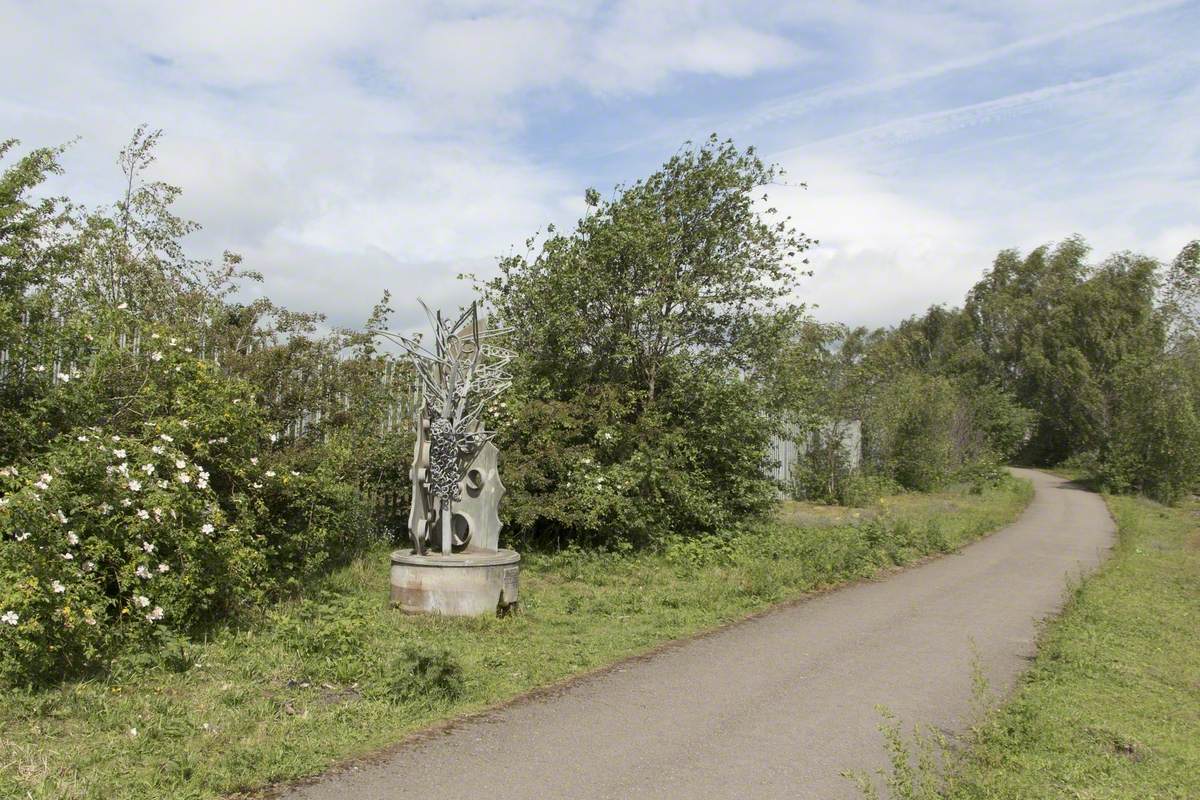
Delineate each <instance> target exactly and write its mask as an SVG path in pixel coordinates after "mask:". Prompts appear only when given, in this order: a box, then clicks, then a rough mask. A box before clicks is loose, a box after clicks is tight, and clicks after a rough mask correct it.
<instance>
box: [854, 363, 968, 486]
mask: <svg viewBox="0 0 1200 800" xmlns="http://www.w3.org/2000/svg"><path fill="white" fill-rule="evenodd" d="M958 400H959V398H958V396H957V394H956V392H955V391H954V387H953V386H952V385H951V384H950V383H949V381H947V380H946V379H945V378H941V377H936V376H934V377H931V376H929V375H926V374H923V373H919V372H909V373H907V374H905V375H902V376H900V377H898V378H897V379H895V380H893V381H892V382H891V383H889V384H888V385H886V386H885V387H884V388H883V390H882V391H881V392H880V394H879V396H878V398H877V399H876V401H875V402H874V403H873V405H872V407H871V409H870V410H869V412H868V414H869V415H868V417H867V429H868V431H869V432H870V438H869V440H868V441H869V449H868V454H869V458H870V460H871V462H872V463H873V464H874V465H875V467H876V468H877V469H879V470H880V471H882V472H883V473H884V474H886V475H888V476H889V477H891V478H892V479H894V480H895V481H896V482H897V483H899V484H900V485H901V486H903V487H905V488H906V489H915V490H917V491H926V492H927V491H931V490H933V489H935V488H937V487H939V486H941V485H943V484H944V483H945V482H946V480H947V479H948V478H949V477H950V475H951V474H952V473H953V472H954V470H955V469H956V468H957V467H958V466H959V465H960V463H961V455H960V453H959V451H958V450H957V449H956V445H957V444H958V442H956V441H955V436H954V434H955V430H956V427H957V423H958V421H959V420H958V415H959V412H960V410H961V406H960V404H959V402H958Z"/></svg>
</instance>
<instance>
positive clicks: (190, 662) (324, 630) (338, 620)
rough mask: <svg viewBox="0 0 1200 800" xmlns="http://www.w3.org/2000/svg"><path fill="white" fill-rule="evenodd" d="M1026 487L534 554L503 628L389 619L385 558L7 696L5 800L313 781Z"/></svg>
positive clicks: (891, 501) (1004, 514)
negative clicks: (201, 630) (214, 627)
mask: <svg viewBox="0 0 1200 800" xmlns="http://www.w3.org/2000/svg"><path fill="white" fill-rule="evenodd" d="M1031 493H1032V489H1031V487H1030V486H1029V484H1028V483H1027V482H1024V481H1020V482H1018V481H1008V482H1005V483H1003V484H1002V485H1000V486H999V487H995V488H989V489H986V490H984V491H983V492H982V493H981V494H972V493H970V492H968V491H966V490H965V489H958V490H951V491H946V492H940V493H936V494H929V495H902V496H896V497H890V498H884V499H883V500H881V501H880V503H878V504H877V505H875V506H873V507H870V508H867V509H861V510H850V509H836V510H829V509H821V508H818V507H814V506H807V505H804V504H794V503H791V504H785V506H784V508H783V509H782V510H781V514H780V518H779V520H778V521H776V522H774V523H771V524H767V525H763V526H761V527H759V528H758V529H756V530H754V531H752V532H749V533H747V534H744V535H740V536H737V537H734V538H732V539H720V538H715V537H713V538H702V539H693V540H680V541H676V542H671V543H668V544H667V545H666V546H665V547H664V548H663V549H662V551H661V552H658V553H640V554H616V553H597V552H590V551H582V550H567V551H565V552H561V553H557V554H553V555H536V554H535V555H531V556H528V557H527V558H526V560H525V566H524V569H523V571H522V588H521V594H522V602H523V610H522V613H520V614H517V615H513V616H509V617H505V618H499V619H497V618H487V619H438V618H426V617H406V616H402V615H400V614H399V613H397V612H395V611H393V610H391V609H390V608H388V607H387V604H386V599H387V584H388V559H387V552H386V550H384V549H380V550H379V551H377V552H373V553H371V554H369V556H368V557H366V558H364V559H361V560H359V561H358V562H356V563H354V564H353V565H351V566H349V567H347V568H346V569H343V570H340V571H339V572H337V573H334V574H333V575H331V576H329V577H328V578H327V579H326V580H324V581H322V582H321V584H320V585H319V586H316V587H314V588H313V590H312V591H311V593H310V594H309V596H308V597H307V598H304V599H300V600H296V601H293V602H289V603H284V604H280V605H278V606H276V607H274V608H272V609H270V610H269V611H267V612H265V613H264V614H263V615H262V616H261V617H259V618H257V619H254V620H248V621H246V622H245V623H244V624H243V625H241V626H240V627H238V628H236V629H234V628H231V629H229V630H226V631H223V632H221V633H219V634H218V635H217V636H216V637H215V638H213V639H212V640H210V641H208V642H205V643H200V644H182V645H180V646H179V647H178V648H177V649H176V650H175V651H173V652H171V653H170V654H169V655H168V656H167V657H165V658H160V657H154V658H148V657H147V658H128V659H125V660H123V661H121V662H119V663H117V664H115V665H114V668H113V670H112V672H111V674H109V675H107V676H106V677H104V678H103V679H95V680H86V681H80V682H76V683H70V684H66V685H63V686H61V687H59V688H56V689H54V690H50V691H42V692H19V691H9V692H6V693H5V694H3V695H0V797H5V798H7V797H14V798H25V797H31V798H100V797H103V798H106V800H117V799H118V798H161V797H171V798H176V799H177V800H183V799H185V798H211V797H219V796H222V795H226V794H230V793H236V792H252V791H254V790H255V789H257V788H258V787H262V786H265V785H267V784H270V783H272V782H277V781H285V780H291V779H295V778H300V777H304V776H308V775H313V774H316V773H319V772H321V771H322V770H325V769H327V768H328V767H330V766H331V765H333V764H335V763H337V762H338V761H342V760H345V759H348V758H353V757H356V756H361V755H364V754H368V753H370V752H372V751H374V750H378V749H380V748H383V747H386V746H387V745H389V744H392V743H394V742H396V741H397V740H399V739H401V738H402V737H403V736H404V735H405V734H407V733H410V732H412V731H414V730H417V729H419V728H421V727H423V726H426V725H428V724H430V723H433V722H435V721H438V720H441V719H446V718H448V717H453V716H457V715H461V714H464V713H469V712H472V711H476V710H480V709H483V708H486V707H488V706H490V705H494V704H496V703H498V702H502V701H504V700H506V699H509V698H512V697H514V696H517V695H519V694H521V693H523V692H526V691H529V690H531V689H533V688H536V687H539V686H544V685H547V684H551V683H553V682H555V681H559V680H562V679H564V678H567V677H569V676H571V675H575V674H579V673H581V672H585V671H588V670H592V669H596V668H598V667H602V666H604V665H607V664H610V663H612V662H613V661H616V660H618V659H621V658H623V657H627V656H632V655H635V654H638V653H640V652H645V651H646V650H648V649H650V648H651V647H653V646H654V645H656V644H660V643H662V642H664V641H668V640H671V639H676V638H679V637H683V636H687V635H690V634H694V633H697V632H700V631H703V630H706V629H711V628H713V627H715V626H718V625H721V624H724V623H727V622H730V621H733V620H737V619H739V618H741V617H744V616H746V615H747V614H750V613H753V612H756V611H759V610H762V609H764V608H767V607H768V606H770V605H772V604H775V603H778V602H781V601H785V600H789V599H793V598H797V597H800V596H802V595H803V594H805V593H807V592H811V591H815V590H819V589H822V588H826V587H829V586H833V585H836V584H839V583H843V582H846V581H850V580H854V579H858V578H864V577H869V576H872V575H875V574H877V573H879V572H880V571H882V570H887V569H889V568H894V567H895V566H897V565H903V564H906V563H909V562H911V561H913V560H916V559H919V558H922V557H925V556H927V555H930V554H934V553H937V552H944V551H948V550H951V549H954V548H956V547H958V546H960V545H961V544H964V543H966V542H968V541H970V540H972V539H975V538H977V537H978V536H980V535H982V534H983V533H986V532H988V531H990V530H993V529H995V528H996V527H999V526H1000V525H1003V524H1005V523H1007V522H1009V521H1011V520H1012V519H1014V518H1015V517H1016V516H1017V515H1018V514H1019V513H1020V511H1021V509H1023V508H1024V506H1025V504H1026V503H1027V502H1028V500H1029V498H1030V496H1031Z"/></svg>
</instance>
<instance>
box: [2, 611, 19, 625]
mask: <svg viewBox="0 0 1200 800" xmlns="http://www.w3.org/2000/svg"><path fill="white" fill-rule="evenodd" d="M20 621H21V618H20V617H19V616H17V612H15V611H5V612H4V613H3V614H0V622H3V623H5V624H6V625H16V624H17V623H18V622H20Z"/></svg>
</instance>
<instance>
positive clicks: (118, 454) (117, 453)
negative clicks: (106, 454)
mask: <svg viewBox="0 0 1200 800" xmlns="http://www.w3.org/2000/svg"><path fill="white" fill-rule="evenodd" d="M112 453H113V455H114V456H116V457H117V458H121V459H123V458H125V457H126V456H127V455H128V453H126V452H125V451H124V450H121V449H119V448H118V449H116V450H113V451H112Z"/></svg>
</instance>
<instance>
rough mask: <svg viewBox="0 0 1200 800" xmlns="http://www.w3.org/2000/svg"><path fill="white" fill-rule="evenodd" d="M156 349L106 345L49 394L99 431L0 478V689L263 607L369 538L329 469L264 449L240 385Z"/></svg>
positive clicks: (87, 431) (81, 434)
mask: <svg viewBox="0 0 1200 800" xmlns="http://www.w3.org/2000/svg"><path fill="white" fill-rule="evenodd" d="M152 342H154V343H156V344H158V343H161V349H154V350H150V351H148V352H143V353H142V354H140V355H134V354H131V353H129V352H128V351H127V350H118V349H113V350H112V351H111V352H109V351H103V350H101V351H100V352H98V353H97V354H96V356H95V357H94V358H93V360H92V362H91V368H90V369H89V370H88V371H87V372H86V373H85V374H81V375H79V376H78V379H72V380H70V381H66V382H64V383H63V384H62V385H61V386H60V387H58V388H57V389H56V390H55V392H56V394H55V395H52V398H53V399H55V400H57V404H59V407H63V406H70V407H72V408H74V409H76V413H81V410H83V409H91V413H92V415H93V416H96V417H100V418H102V419H103V420H104V422H105V424H102V425H93V426H89V427H85V428H75V429H72V430H70V431H68V432H66V433H62V434H60V435H59V436H57V437H56V438H54V439H53V440H52V441H51V442H50V443H49V445H48V446H47V447H46V448H45V449H44V450H43V451H42V452H41V453H40V454H37V455H36V456H33V457H31V458H30V459H29V460H28V461H27V463H24V464H14V465H10V466H7V467H3V468H0V681H8V682H17V681H36V680H44V679H47V678H52V677H57V676H61V675H65V674H69V673H72V672H75V671H77V670H79V669H80V668H83V667H86V666H87V665H89V664H93V663H95V662H97V661H99V660H101V659H103V658H105V657H106V656H108V655H110V654H112V653H113V652H115V650H116V649H117V648H120V647H123V646H126V645H130V644H138V645H141V646H143V647H149V646H152V644H151V640H152V639H153V638H154V631H155V629H157V628H161V627H163V626H170V627H171V628H174V629H177V630H183V631H189V630H194V629H196V628H197V627H200V626H203V625H205V624H207V623H209V622H211V621H213V620H216V619H219V618H221V617H224V616H226V615H229V614H231V613H234V612H236V611H237V610H238V609H241V608H244V607H247V606H250V605H254V604H257V603H259V602H261V601H263V600H264V599H266V598H267V597H269V596H271V595H272V594H277V593H278V592H280V591H284V590H287V589H290V588H294V587H295V586H296V585H297V583H298V581H299V580H300V578H302V577H303V576H305V575H307V574H309V573H311V571H312V570H315V569H319V568H321V567H323V566H325V565H326V564H327V562H328V561H329V560H330V559H331V558H333V557H335V556H336V555H337V554H339V553H349V552H351V551H352V549H353V545H354V543H355V540H356V537H359V536H361V535H362V534H363V532H364V531H365V530H366V529H367V528H366V525H365V523H364V521H363V519H362V516H361V511H360V508H359V506H360V504H359V503H358V502H357V497H356V495H355V493H354V491H353V489H352V487H350V486H348V485H347V484H346V483H345V482H343V481H340V480H339V478H338V476H337V475H336V474H334V473H333V472H332V471H331V468H329V467H321V466H318V467H317V468H315V469H312V470H309V471H307V472H305V473H301V472H300V471H299V470H295V469H291V468H289V467H287V466H286V465H285V464H286V461H285V459H284V458H283V457H282V454H280V453H277V452H274V451H273V450H272V440H273V439H274V438H275V437H273V435H272V434H271V432H270V431H269V430H268V429H267V428H268V426H267V423H266V421H265V417H264V416H263V415H262V414H261V413H260V411H259V410H258V408H257V407H256V404H255V402H254V397H253V394H252V392H251V391H250V388H249V386H248V385H247V384H244V383H242V382H240V381H237V380H232V379H229V378H227V377H225V376H224V375H223V374H221V372H220V371H219V369H217V368H215V367H214V366H213V365H211V364H208V363H206V362H204V361H201V360H199V359H197V358H195V357H194V355H193V354H192V353H191V352H190V351H191V348H189V347H188V346H186V345H185V344H182V343H180V342H179V340H177V339H172V338H170V337H168V336H165V335H156V336H154V337H153V338H152ZM114 383H117V384H119V385H123V386H136V387H137V388H136V389H135V391H133V392H132V393H131V394H127V395H125V396H117V395H116V394H115V393H114V392H112V391H110V390H109V388H110V386H111V385H112V384H114ZM101 412H102V413H101Z"/></svg>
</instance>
